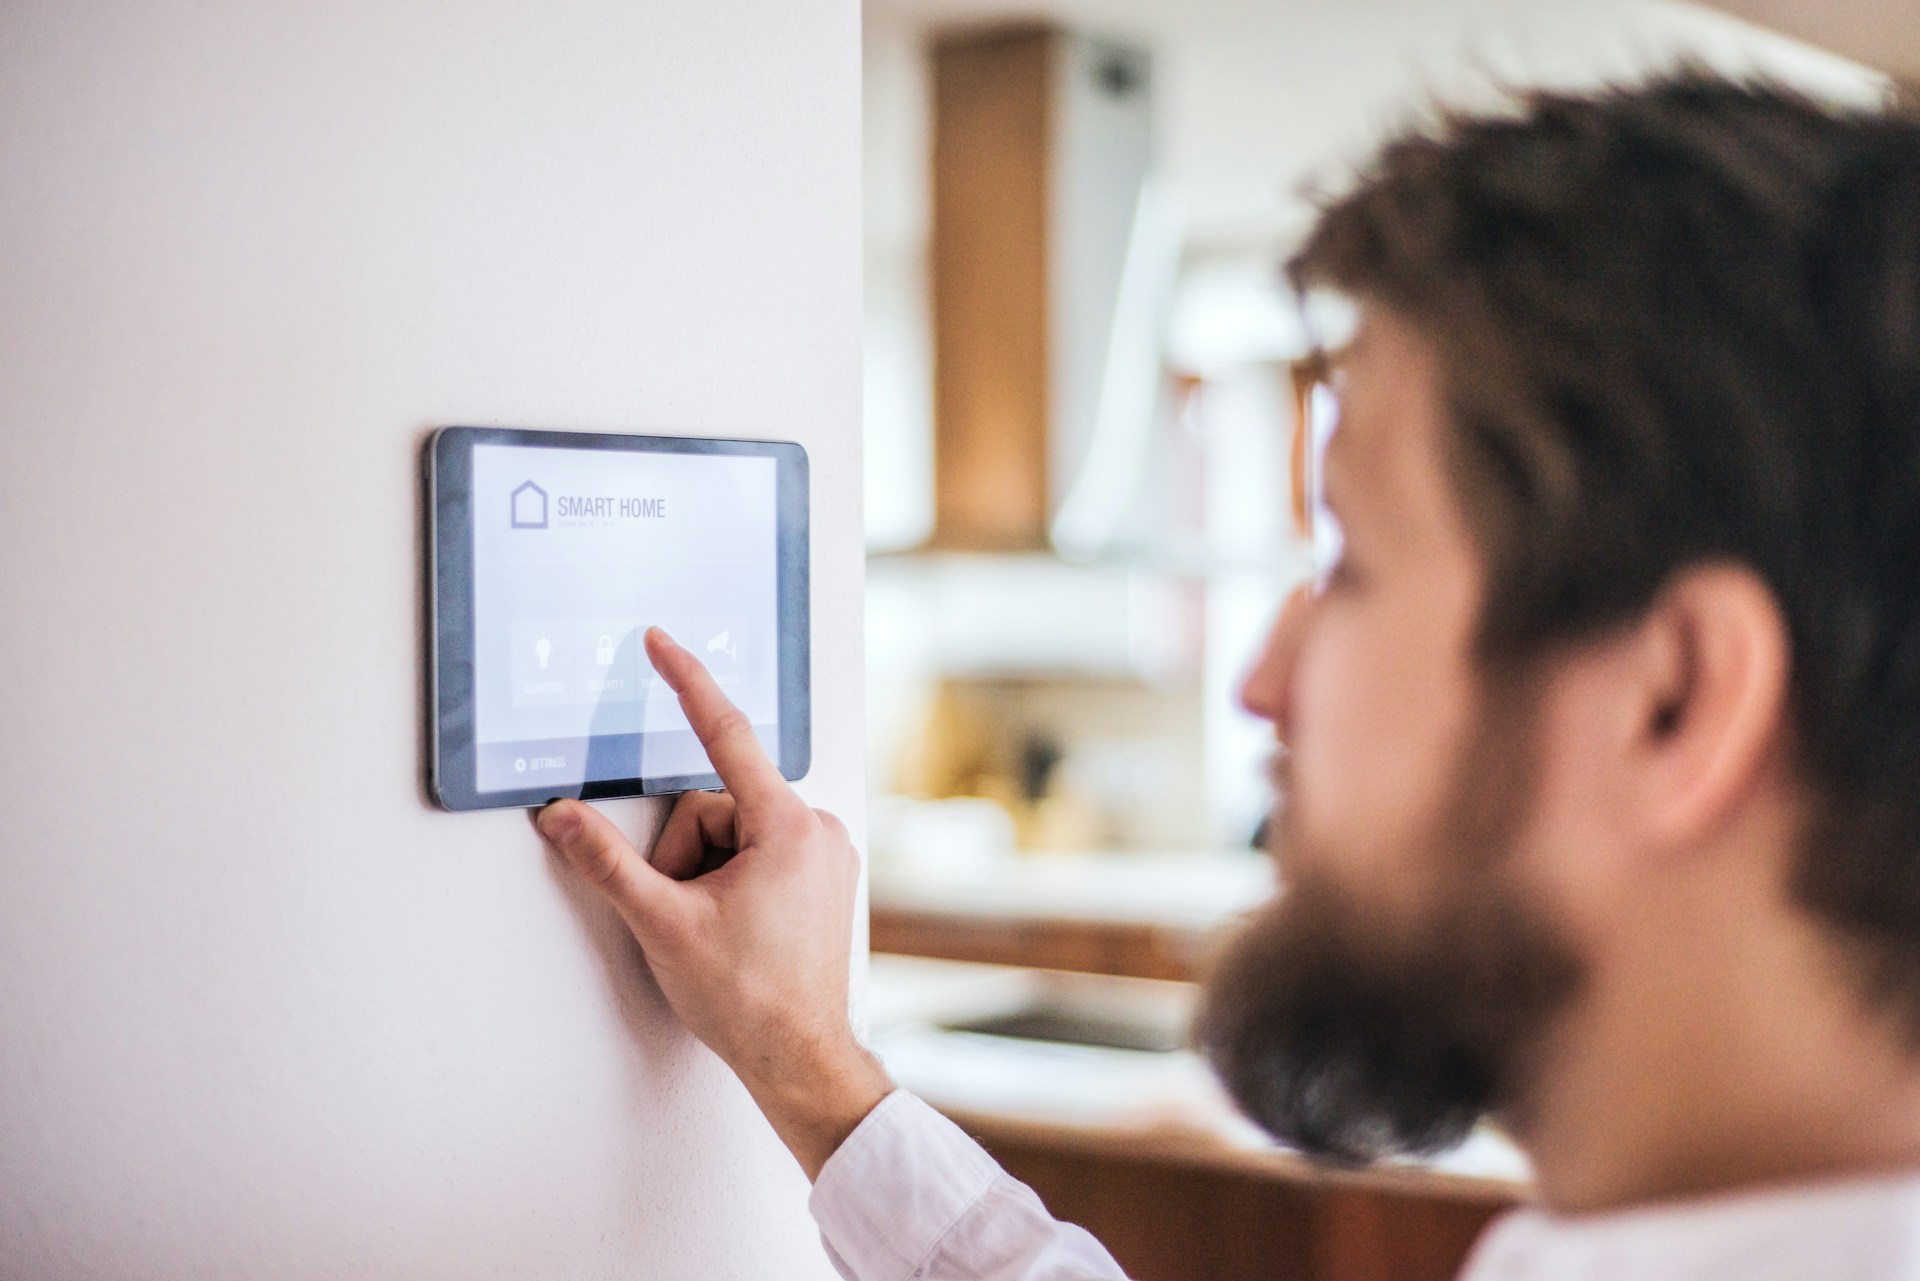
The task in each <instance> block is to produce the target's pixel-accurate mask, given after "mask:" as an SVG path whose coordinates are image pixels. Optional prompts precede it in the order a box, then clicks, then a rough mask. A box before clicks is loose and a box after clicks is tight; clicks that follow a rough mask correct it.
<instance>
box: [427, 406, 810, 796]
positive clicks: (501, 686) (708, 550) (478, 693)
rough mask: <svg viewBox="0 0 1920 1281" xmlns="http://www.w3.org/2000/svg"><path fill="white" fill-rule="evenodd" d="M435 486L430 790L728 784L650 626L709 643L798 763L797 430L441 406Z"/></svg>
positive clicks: (802, 501)
mask: <svg viewBox="0 0 1920 1281" xmlns="http://www.w3.org/2000/svg"><path fill="white" fill-rule="evenodd" d="M427 490H428V504H427V506H428V546H429V557H428V558H429V560H430V562H431V566H430V570H429V572H430V574H431V582H432V592H431V595H432V615H433V616H432V652H431V657H430V660H429V664H428V666H429V669H430V672H431V681H430V684H431V686H432V688H431V691H430V695H429V704H430V710H429V718H430V720H431V722H432V733H431V738H432V749H431V760H430V764H429V769H428V780H429V787H430V790H431V791H432V793H433V796H434V799H435V800H437V801H438V802H439V803H440V804H441V805H443V806H445V807H446V808H448V809H455V810H465V809H486V808H491V807H497V806H511V805H539V804H542V803H544V802H546V801H547V800H549V799H551V798H553V797H556V796H577V797H585V798H589V799H591V798H595V797H607V796H643V795H654V794H656V793H662V792H682V791H690V790H694V789H698V788H708V787H717V786H719V785H720V780H719V778H718V777H717V776H716V775H715V774H714V773H713V766H712V765H711V763H710V762H709V761H708V760H707V754H706V751H705V749H703V748H702V747H701V746H700V742H699V740H698V739H697V738H695V737H694V734H693V731H692V730H691V729H690V728H689V727H688V725H687V719H686V717H685V716H684V715H683V714H682V713H681V711H680V704H679V700H678V699H676V698H675V697H674V694H673V691H672V690H670V689H668V688H667V686H666V684H665V683H664V682H663V681H662V680H661V679H660V678H659V676H658V675H656V674H655V672H654V670H653V667H652V665H651V664H650V663H648V661H647V655H646V650H645V648H644V647H643V645H642V643H641V637H642V636H643V634H644V633H645V631H646V629H647V628H648V627H651V626H654V625H658V626H660V627H663V628H665V629H666V631H667V632H668V634H670V635H671V636H672V637H673V638H674V639H675V640H677V641H679V642H680V643H681V644H682V645H685V646H686V647H687V648H689V649H691V650H692V651H693V652H694V653H695V654H697V655H698V656H699V657H700V658H701V660H702V661H704V662H705V663H706V665H707V668H708V670H709V671H711V672H712V673H713V676H714V679H715V680H716V681H718V682H719V684H720V687H721V689H723V690H725V691H726V693H727V695H728V697H730V698H731V699H732V700H733V701H734V703H735V704H736V705H737V706H738V707H739V708H740V709H741V710H742V711H743V712H745V713H746V715H747V719H748V720H749V721H750V722H751V723H752V725H753V728H754V732H755V733H756V734H757V735H758V736H759V738H760V741H761V743H762V744H763V745H764V746H765V747H766V749H767V754H768V755H769V756H771V757H772V758H773V759H774V761H775V762H776V763H777V764H778V765H779V767H780V772H781V773H782V774H784V775H785V776H786V777H788V778H790V779H791V778H799V777H800V776H801V775H803V774H805V773H806V772H807V766H808V761H809V756H810V752H811V741H812V736H811V725H810V720H811V718H810V711H809V707H810V701H811V700H810V697H809V689H808V685H809V676H808V653H807V637H808V618H807V597H808V591H807V455H806V451H805V450H804V449H802V448H801V447H800V446H799V445H797V444H793V443H791V442H786V441H754V440H706V439H692V438H681V437H671V436H622V435H602V434H598V433H582V432H552V431H521V430H511V429H503V428H487V427H444V428H442V429H440V430H439V431H437V432H435V433H434V435H433V438H432V439H431V441H429V443H428V445H427Z"/></svg>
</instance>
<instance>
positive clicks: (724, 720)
mask: <svg viewBox="0 0 1920 1281" xmlns="http://www.w3.org/2000/svg"><path fill="white" fill-rule="evenodd" d="M708 723H709V725H710V726H711V727H712V731H713V736H714V737H715V738H736V737H738V736H740V735H742V734H745V735H749V736H750V735H752V733H753V726H752V725H751V724H750V723H749V722H748V720H747V714H746V713H745V712H743V711H741V710H740V709H739V708H737V707H735V706H733V705H732V704H731V703H729V704H728V705H727V706H726V707H723V708H721V709H720V710H719V711H717V712H715V713H714V714H713V719H712V720H711V721H710V722H708Z"/></svg>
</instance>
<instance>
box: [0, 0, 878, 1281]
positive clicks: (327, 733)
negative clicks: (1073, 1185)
mask: <svg viewBox="0 0 1920 1281" xmlns="http://www.w3.org/2000/svg"><path fill="white" fill-rule="evenodd" d="M858 24H859V15H858V10H857V7H856V5H855V3H854V0H707V2H705V3H701V4H684V3H666V2H664V0H547V2H546V3H542V4H528V3H518V2H511V0H380V2H375V0H327V2H326V3H319V4H315V3H295V2H293V0H205V2H202V3H196V4H192V5H181V4H162V3H142V2H140V0H109V2H106V3H95V4H68V3H62V2H61V0H7V3H5V4H4V5H0V672H4V673H5V678H6V691H5V698H4V702H0V709H3V710H0V833H3V834H0V1276H5V1277H9V1278H12V1277H22V1278H25V1277H32V1278H58V1277H83V1276H87V1277H91V1276H129V1277H131V1276H140V1277H193V1278H219V1277H241V1276H246V1277H265V1276H272V1277H276V1278H300V1277H330V1278H331V1277H343V1276H367V1277H389V1276H409V1277H442V1276H444V1277H459V1278H476V1277H494V1276H497V1277H512V1278H529V1277H546V1276H553V1277H562V1276H565V1277H586V1276H593V1277H608V1276H632V1277H647V1278H678V1277H687V1278H703V1279H704V1278H725V1277H753V1278H766V1277H775V1276H777V1277H781V1278H790V1277H807V1276H826V1275H829V1270H828V1268H827V1266H826V1264H825V1262H824V1259H823V1258H822V1256H821V1254H820V1252H819V1248H818V1243H817V1237H816V1235H815V1233H814V1231H813V1228H812V1226H811V1223H810V1221H809V1220H808V1218H807V1216H806V1213H805V1208H804V1201H803V1198H804V1194H805V1183H804V1179H803V1178H802V1176H801V1175H800V1173H799V1171H798V1169H797V1168H796V1167H794V1166H793V1164H792V1162H791V1161H790V1159H789V1158H788V1157H787V1155H786V1154H785V1152H784V1151H783V1150H782V1149H781V1148H779V1146H778V1145H777V1143H776V1141H775V1140H774V1138H773V1137H772V1135H771V1133H770V1132H769V1131H768V1130H767V1129H766V1128H765V1126H764V1124H763V1123H762V1121H761V1120H760V1118H759V1116H758V1114H757V1113H756V1112H755V1111H754V1110H753V1108H752V1106H751V1104H750V1103H749V1101H748V1099H747V1098H746V1096H745V1094H744V1093H743V1092H742V1091H741V1090H740V1089H739V1087H738V1086H737V1084H736V1083H735V1082H734V1081H733V1080H732V1079H731V1078H730V1076H729V1075H728V1074H727V1072H726V1071H725V1069H724V1068H723V1067H722V1066H721V1065H720V1064H719V1063H718V1061H717V1060H715V1059H714V1058H713V1057H712V1056H711V1055H710V1054H708V1053H707V1052H706V1051H705V1050H704V1049H703V1048H701V1047H700V1046H699V1045H698V1044H697V1043H695V1042H694V1041H692V1040H691V1039H690V1037H689V1036H688V1035H687V1034H686V1033H685V1032H684V1031H683V1030H682V1029H681V1028H680V1027H679V1026H678V1024H677V1023H676V1022H675V1021H674V1019H673V1018H672V1016H671V1015H670V1013H669V1012H667V1011H666V1010H665V1009H664V1008H663V1006H662V1005H661V1003H660V1000H659V997H658V994H657V992H656V991H655V989H653V987H652V986H651V985H650V983H649V981H648V980H647V978H646V976H645V972H644V968H643V966H642V963H641V961H640V959H639V957H638V956H637V954H636V952H635V949H634V948H633V947H632V946H631V944H630V943H628V942H627V941H626V940H625V938H624V937H623V935H622V934H621V932H620V930H619V929H618V928H617V926H616V923H615V921H614V919H613V918H612V917H611V916H610V915H609V914H608V913H607V912H606V911H605V910H603V909H602V908H601V907H600V906H599V904H598V903H596V902H594V901H592V900H591V899H590V898H589V897H587V896H585V895H583V894H581V893H579V892H577V891H575V890H574V889H573V888H572V886H571V885H570V884H569V883H568V882H566V881H565V880H564V879H563V878H562V877H561V876H560V875H559V873H558V871H557V869H556V867H555V866H554V865H553V864H552V863H551V862H550V860H549V859H548V858H547V857H546V856H545V854H544V853H543V851H542V848H541V846H540V844H539V842H538V841H537V840H536V838H535V836H534V833H533V831H532V830H531V827H530V825H529V824H528V821H527V817H526V815H525V814H524V813H521V812H516V811H504V812H491V813H480V814H470V815H459V816H455V815H448V814H444V813H440V812H438V811H436V810H434V809H432V808H431V807H430V806H429V805H428V803H427V802H426V800H425V799H424V796H423V793H422V787H421V729H420V723H421V704H422V694H421V682H422V676H421V639H420V636H421V586H420V584H421V564H420V551H419V542H420V539H419V531H420V526H421V511H420V501H419V496H418V481H417V476H418V449H419V445H420V443H421V441H422V439H423V437H424V434H425V433H426V432H427V430H428V429H429V428H431V427H432V426H434V425H436V424H441V423H504V424H515V425H526V426H541V427H570V428H589V429H608V430H618V429H646V430H656V431H666V432H681V433H702V432H706V433H733V434H751V435H762V434H764V435H771V436H778V437H787V438H792V439H798V440H800V441H802V442H804V443H805V444H806V445H807V447H808V449H809V450H810V451H811V453H812V461H813V483H814V509H813V510H814V546H813V566H814V578H813V582H814V602H813V616H814V663H815V667H814V696H815V699H816V707H815V714H814V725H815V734H816V744H815V752H814V767H813V774H812V776H811V777H810V778H809V779H808V780H807V781H806V783H805V784H804V785H803V790H804V791H805V792H806V794H807V795H808V797H809V798H810V799H811V800H812V801H813V803H815V804H817V805H825V806H828V807H831V808H834V809H837V810H838V811H840V812H841V813H843V814H845V815H847V816H848V817H849V818H850V819H851V820H853V822H854V825H855V827H856V837H857V838H858V837H859V833H858V830H857V829H858V827H859V822H858V820H859V818H860V806H861V795H862V778H863V773H862V771H863V766H862V761H861V752H862V728H861V727H862V708H861V683H860V677H859V673H860V666H861V627H860V614H861V608H860V599H861V530H860V511H859V502H858V495H859V493H860V462H859V446H860V441H859V414H860V342H861V335H860V296H859V291H860V238H859V218H860V187H859V182H860V177H859V165H860V143H859V92H860V88H859V86H860V67H859V31H858ZM609 808H610V810H611V811H612V812H613V813H614V814H615V816H616V817H617V818H618V820H619V821H620V822H621V823H622V824H623V825H625V826H626V827H627V828H628V829H629V830H630V831H635V832H645V831H647V830H648V829H650V828H651V827H652V826H653V825H654V824H655V823H656V822H657V821H658V820H659V819H660V817H661V814H662V806H661V805H660V804H657V803H638V802H633V803H622V804H616V805H613V806H610V807H609Z"/></svg>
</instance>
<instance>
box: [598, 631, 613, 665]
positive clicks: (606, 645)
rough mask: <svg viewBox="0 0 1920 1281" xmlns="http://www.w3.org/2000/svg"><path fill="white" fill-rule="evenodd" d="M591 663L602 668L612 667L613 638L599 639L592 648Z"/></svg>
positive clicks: (604, 637) (603, 637)
mask: <svg viewBox="0 0 1920 1281" xmlns="http://www.w3.org/2000/svg"><path fill="white" fill-rule="evenodd" d="M593 661H594V662H596V663H598V664H600V666H602V667H612V666H613V637H611V636H602V637H601V638H600V643H599V644H598V645H596V646H594V648H593Z"/></svg>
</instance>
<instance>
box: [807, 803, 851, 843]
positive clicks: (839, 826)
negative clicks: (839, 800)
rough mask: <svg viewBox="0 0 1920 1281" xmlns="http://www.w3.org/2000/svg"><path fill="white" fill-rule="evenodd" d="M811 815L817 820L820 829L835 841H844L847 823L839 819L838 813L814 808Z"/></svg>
mask: <svg viewBox="0 0 1920 1281" xmlns="http://www.w3.org/2000/svg"><path fill="white" fill-rule="evenodd" d="M813 816H814V818H816V819H817V820H819V823H820V828H821V830H822V831H824V832H825V833H826V834H827V835H828V836H830V837H832V838H833V839H834V841H835V842H837V843H844V842H845V841H846V839H847V825H846V824H845V823H843V822H841V821H840V816H839V815H838V814H835V813H834V812H833V811H832V810H815V811H814V812H813Z"/></svg>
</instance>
